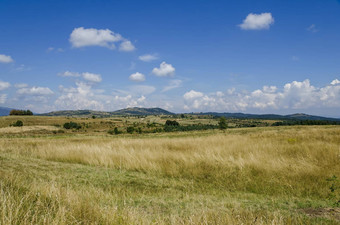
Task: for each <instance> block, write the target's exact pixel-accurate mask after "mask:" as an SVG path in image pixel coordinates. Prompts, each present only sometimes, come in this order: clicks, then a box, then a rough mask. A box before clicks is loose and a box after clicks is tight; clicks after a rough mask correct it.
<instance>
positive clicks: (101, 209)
mask: <svg viewBox="0 0 340 225" xmlns="http://www.w3.org/2000/svg"><path fill="white" fill-rule="evenodd" d="M17 119H21V120H22V121H23V122H24V126H23V127H20V128H17V127H9V124H11V123H13V121H16V120H17ZM70 120H73V121H77V122H79V123H81V122H84V123H85V122H86V123H87V124H89V125H88V126H87V127H86V126H84V127H83V128H82V129H81V130H78V131H70V130H65V129H63V128H62V126H61V125H62V123H64V122H67V121H70ZM143 120H145V121H148V122H152V121H153V122H157V123H159V124H161V123H163V122H164V121H165V119H161V118H157V117H148V118H143ZM138 121H141V118H131V119H129V120H127V119H125V118H107V119H86V118H72V119H70V118H65V117H60V118H59V117H58V118H57V117H44V118H42V117H3V118H0V127H1V128H0V224H339V223H340V208H339V207H340V186H339V178H340V126H290V127H286V126H282V127H251V128H234V129H226V130H224V131H221V130H206V131H191V132H169V133H164V132H163V133H143V134H137V133H134V134H121V135H109V134H108V133H107V130H108V129H111V128H113V127H120V128H122V127H124V126H126V125H127V124H133V123H136V122H138ZM186 121H187V123H190V120H186ZM195 121H196V119H195V118H193V119H192V121H191V122H195ZM196 122H197V121H196ZM200 123H214V124H216V123H217V122H216V121H214V120H212V119H210V118H208V119H206V120H203V121H201V122H200ZM59 130H65V131H63V132H53V131H59Z"/></svg>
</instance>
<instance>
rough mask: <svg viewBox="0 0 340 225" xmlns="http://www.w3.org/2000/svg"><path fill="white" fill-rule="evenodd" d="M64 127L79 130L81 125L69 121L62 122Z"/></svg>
mask: <svg viewBox="0 0 340 225" xmlns="http://www.w3.org/2000/svg"><path fill="white" fill-rule="evenodd" d="M64 128H65V129H77V130H79V129H80V128H81V125H80V124H78V123H75V122H72V121H71V122H69V123H64Z"/></svg>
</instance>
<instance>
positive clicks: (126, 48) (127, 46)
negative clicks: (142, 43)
mask: <svg viewBox="0 0 340 225" xmlns="http://www.w3.org/2000/svg"><path fill="white" fill-rule="evenodd" d="M135 49H136V47H135V46H134V45H133V44H132V43H131V41H129V40H125V41H123V42H122V43H121V44H120V46H119V50H120V51H122V52H131V51H134V50H135Z"/></svg>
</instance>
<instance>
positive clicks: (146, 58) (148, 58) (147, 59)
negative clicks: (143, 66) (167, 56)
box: [138, 54, 158, 62]
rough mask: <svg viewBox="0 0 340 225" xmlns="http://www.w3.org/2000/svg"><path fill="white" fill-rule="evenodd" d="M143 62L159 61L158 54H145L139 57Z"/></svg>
mask: <svg viewBox="0 0 340 225" xmlns="http://www.w3.org/2000/svg"><path fill="white" fill-rule="evenodd" d="M138 58H139V60H141V61H143V62H151V61H154V60H157V59H158V56H157V55H156V54H145V55H141V56H139V57H138Z"/></svg>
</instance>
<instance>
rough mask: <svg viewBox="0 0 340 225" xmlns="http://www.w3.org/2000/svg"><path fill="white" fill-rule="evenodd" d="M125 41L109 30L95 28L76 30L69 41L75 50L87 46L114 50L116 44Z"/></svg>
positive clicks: (79, 28)
mask: <svg viewBox="0 0 340 225" xmlns="http://www.w3.org/2000/svg"><path fill="white" fill-rule="evenodd" d="M121 40H123V37H122V36H121V35H120V34H117V33H114V32H113V31H111V30H109V29H105V30H103V29H94V28H88V29H86V28H84V27H78V28H75V29H74V30H73V31H72V33H71V35H70V39H69V41H70V42H71V44H72V46H73V47H75V48H80V47H86V46H101V47H106V48H110V49H114V48H115V45H114V42H118V41H121Z"/></svg>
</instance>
